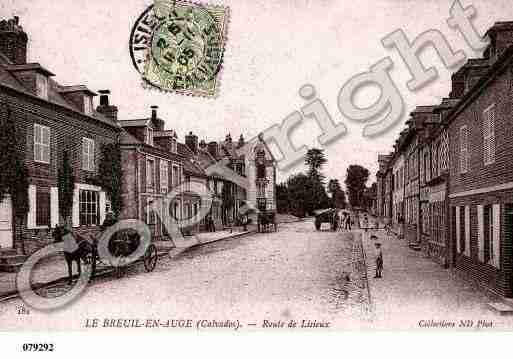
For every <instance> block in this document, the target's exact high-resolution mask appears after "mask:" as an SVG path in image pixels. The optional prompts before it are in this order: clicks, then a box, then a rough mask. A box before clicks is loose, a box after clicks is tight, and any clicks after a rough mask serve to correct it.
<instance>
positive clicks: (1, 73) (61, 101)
mask: <svg viewBox="0 0 513 359" xmlns="http://www.w3.org/2000/svg"><path fill="white" fill-rule="evenodd" d="M27 65H30V66H34V64H27ZM37 65H39V64H37ZM13 66H14V65H13V64H12V63H11V62H10V61H9V59H8V58H7V57H6V56H5V55H4V54H2V53H0V86H5V87H7V88H10V89H12V90H15V91H17V92H20V93H23V94H25V95H27V96H30V97H36V98H38V99H40V100H41V101H46V102H48V103H51V104H54V105H58V106H61V107H64V108H66V109H68V110H72V111H74V112H78V113H80V114H81V115H82V116H88V117H91V118H93V119H95V120H97V121H99V122H102V123H105V124H108V125H110V126H114V127H119V124H118V123H117V122H115V121H112V120H111V119H110V118H108V117H105V116H103V115H102V114H101V113H99V112H96V111H93V113H92V114H91V115H86V114H84V113H83V112H82V111H80V110H79V109H78V108H76V106H75V105H74V104H72V103H70V102H68V101H66V99H65V98H64V97H63V96H62V95H61V94H60V93H59V90H60V89H61V88H62V87H63V86H61V85H59V84H58V83H57V82H56V81H55V80H53V79H49V81H48V83H49V86H48V99H47V100H45V99H42V98H39V97H37V96H35V95H34V94H32V93H31V92H30V91H29V90H28V89H27V88H25V86H23V84H22V83H21V82H20V81H18V79H17V78H16V77H15V76H14V75H13V74H12V73H11V72H10V71H9V67H11V68H12V67H13ZM16 66H18V67H19V66H24V65H16ZM30 66H28V67H30ZM46 71H47V70H46Z"/></svg>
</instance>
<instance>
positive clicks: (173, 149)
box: [171, 138, 178, 153]
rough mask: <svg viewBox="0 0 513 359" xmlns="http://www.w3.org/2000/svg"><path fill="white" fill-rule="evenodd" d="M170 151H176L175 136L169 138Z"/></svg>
mask: <svg viewBox="0 0 513 359" xmlns="http://www.w3.org/2000/svg"><path fill="white" fill-rule="evenodd" d="M171 152H172V153H177V152H178V150H177V145H176V139H175V138H173V139H172V140H171Z"/></svg>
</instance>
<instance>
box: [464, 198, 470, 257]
mask: <svg viewBox="0 0 513 359" xmlns="http://www.w3.org/2000/svg"><path fill="white" fill-rule="evenodd" d="M465 255H466V256H467V257H470V206H465Z"/></svg>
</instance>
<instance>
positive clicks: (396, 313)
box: [355, 219, 513, 330]
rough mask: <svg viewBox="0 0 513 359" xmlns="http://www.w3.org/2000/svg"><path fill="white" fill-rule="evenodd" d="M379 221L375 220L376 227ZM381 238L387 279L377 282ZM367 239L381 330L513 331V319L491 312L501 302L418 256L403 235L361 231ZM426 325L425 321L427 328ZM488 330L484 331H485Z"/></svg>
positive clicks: (371, 284)
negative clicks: (439, 325) (440, 325)
mask: <svg viewBox="0 0 513 359" xmlns="http://www.w3.org/2000/svg"><path fill="white" fill-rule="evenodd" d="M372 221H373V219H372V220H371V222H372ZM372 234H375V235H376V236H377V237H378V239H377V240H376V241H378V242H379V243H381V245H382V252H383V258H384V269H383V278H374V275H375V268H376V266H375V259H374V248H375V241H374V240H371V239H370V236H371V235H372ZM355 235H359V236H361V237H362V242H363V247H364V250H365V252H366V255H367V268H368V278H369V288H370V296H371V301H372V307H373V325H372V327H373V328H375V329H424V330H425V329H427V328H426V327H423V325H424V324H425V323H426V321H429V320H433V321H444V320H445V321H446V322H454V323H456V324H457V326H456V328H455V329H460V330H463V329H467V328H464V327H458V325H459V323H460V321H461V320H472V321H473V322H474V324H475V325H474V327H473V328H472V329H478V328H477V325H476V324H477V322H478V321H479V320H482V321H484V322H491V323H493V327H494V328H509V329H511V328H513V317H510V316H501V315H499V314H497V313H495V312H493V311H491V310H490V309H489V308H488V303H490V301H496V299H495V298H492V297H489V296H488V294H487V293H485V292H483V291H481V290H479V289H478V288H476V287H474V286H473V285H472V284H471V283H468V282H466V281H465V280H463V279H461V278H460V277H459V276H458V275H457V274H456V273H455V272H454V271H453V270H451V269H444V268H442V267H441V266H440V265H439V264H437V263H435V262H433V261H432V260H431V259H429V258H428V257H427V256H426V255H425V254H424V253H422V252H419V251H414V250H412V249H410V248H409V247H408V244H407V243H406V241H404V240H400V239H398V238H397V236H395V235H392V236H387V235H386V233H385V230H369V231H367V232H365V231H364V230H358V231H355ZM421 321H424V322H422V323H421ZM481 329H483V328H481Z"/></svg>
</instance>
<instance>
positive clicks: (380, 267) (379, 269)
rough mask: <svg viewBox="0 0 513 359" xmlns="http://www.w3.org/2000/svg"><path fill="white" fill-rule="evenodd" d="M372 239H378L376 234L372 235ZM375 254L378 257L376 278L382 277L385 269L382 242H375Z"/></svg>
mask: <svg viewBox="0 0 513 359" xmlns="http://www.w3.org/2000/svg"><path fill="white" fill-rule="evenodd" d="M371 239H373V240H374V239H377V237H376V236H371ZM374 247H375V249H374V256H375V258H376V275H375V276H374V278H382V277H381V272H382V271H383V252H382V250H381V243H375V244H374Z"/></svg>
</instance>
